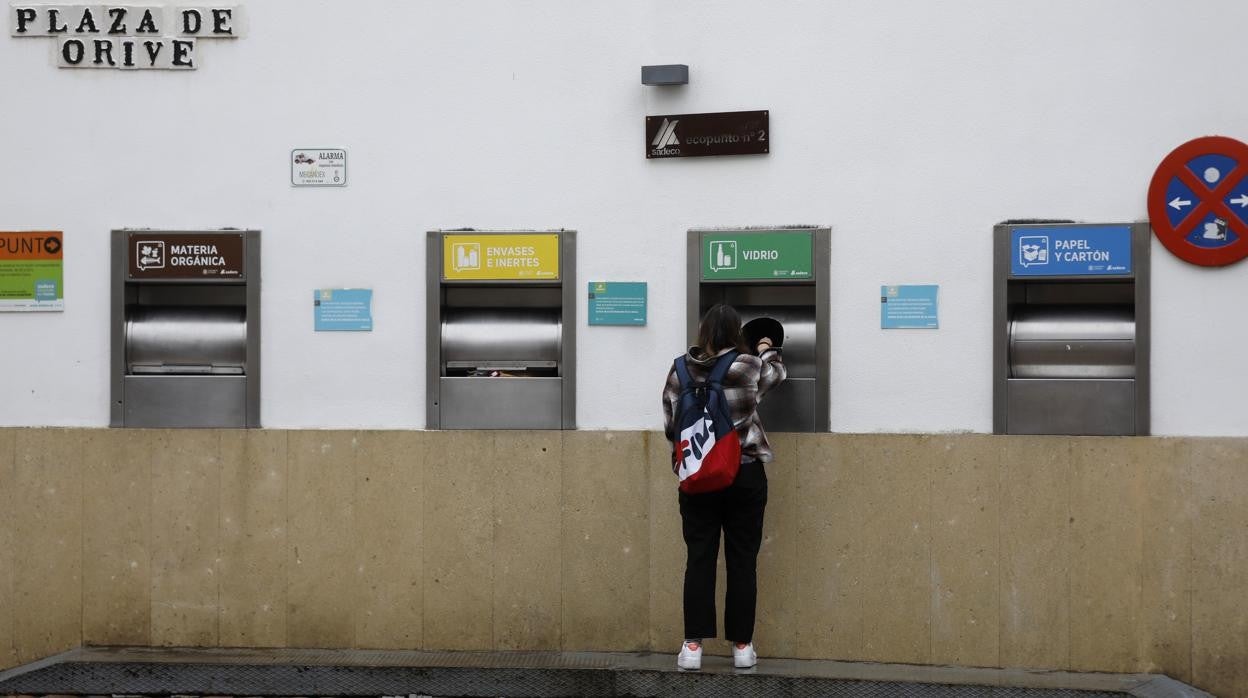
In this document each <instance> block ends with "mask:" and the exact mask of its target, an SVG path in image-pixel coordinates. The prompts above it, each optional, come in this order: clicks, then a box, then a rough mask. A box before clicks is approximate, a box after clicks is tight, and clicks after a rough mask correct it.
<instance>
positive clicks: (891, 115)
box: [0, 0, 1248, 435]
mask: <svg viewBox="0 0 1248 698" xmlns="http://www.w3.org/2000/svg"><path fill="white" fill-rule="evenodd" d="M242 2H243V4H244V5H245V7H246V9H247V12H248V13H249V15H250V33H249V35H247V36H246V37H245V38H242V39H239V40H237V41H234V42H228V43H222V42H208V41H204V42H201V45H200V48H199V50H198V54H199V61H200V64H201V68H200V69H199V70H198V71H196V72H192V73H185V72H184V73H159V72H155V71H144V72H137V73H122V72H119V71H86V70H82V71H74V70H58V69H57V68H55V67H54V66H53V61H52V58H51V55H52V49H51V46H52V41H51V40H49V39H13V38H8V37H7V36H0V94H2V95H3V97H0V114H2V115H3V116H2V118H0V152H2V153H3V156H2V160H0V163H2V164H0V230H24V229H42V230H46V229H60V230H64V231H65V232H66V247H67V255H66V262H65V265H66V280H65V284H66V311H65V312H64V313H62V314H32V315H18V314H5V315H0V366H3V371H2V372H0V395H2V396H3V399H0V424H3V425H94V426H98V425H104V424H107V422H108V364H107V361H108V354H109V346H108V341H109V337H108V328H109V318H108V288H109V278H108V274H109V267H108V231H109V230H110V229H111V228H114V227H143V226H151V227H166V228H174V229H176V228H195V227H221V226H237V227H257V228H260V229H262V230H263V231H264V275H263V278H264V333H263V356H264V380H263V417H262V418H263V422H264V424H265V425H266V426H271V427H357V426H358V427H399V428H403V427H420V426H421V425H423V423H424V401H423V394H424V388H425V385H424V373H423V370H424V346H425V337H424V324H423V296H424V278H423V276H424V268H425V262H424V247H423V239H424V231H426V230H428V229H433V228H439V227H461V226H474V227H482V228H504V227H534V228H551V227H566V228H574V229H576V230H578V231H580V232H579V239H578V245H579V254H578V259H577V264H578V279H577V284H578V286H579V287H580V290H578V296H580V301H579V303H580V306H581V307H580V308H579V310H578V312H579V314H580V318H581V320H580V326H579V327H577V332H578V342H579V355H578V357H577V360H578V366H579V376H580V385H579V397H578V401H579V403H578V412H579V424H580V426H581V427H582V428H587V429H596V428H653V427H655V426H656V425H657V423H658V421H659V419H660V413H659V388H660V384H661V381H662V378H663V375H664V372H665V370H666V369H667V367H668V365H669V362H670V360H671V358H672V357H673V356H674V355H675V354H677V353H678V352H679V351H680V350H681V348H682V346H683V343H684V341H683V340H684V317H683V312H684V278H683V274H684V269H685V266H684V254H685V237H686V236H685V231H686V230H687V229H688V228H690V227H694V226H701V225H760V224H781V223H817V224H823V225H830V226H831V227H832V278H833V282H832V287H831V290H830V292H831V308H832V327H831V335H832V352H833V355H832V373H831V384H832V427H833V430H835V431H946V430H970V431H990V430H991V426H992V414H991V412H992V397H991V363H990V360H991V328H990V320H991V310H992V299H991V248H992V245H991V230H992V225H993V224H994V223H996V222H998V221H1000V220H1003V219H1006V218H1017V217H1063V218H1074V219H1078V220H1084V221H1090V222H1116V221H1131V220H1137V219H1143V218H1145V217H1146V215H1147V214H1146V210H1145V193H1146V190H1147V186H1148V182H1149V179H1150V177H1151V175H1152V173H1153V170H1154V169H1155V167H1156V166H1157V164H1158V163H1159V162H1160V161H1161V159H1162V158H1163V157H1164V156H1165V155H1166V154H1167V153H1168V152H1169V151H1170V150H1171V149H1173V148H1174V147H1176V146H1178V145H1179V144H1181V143H1183V142H1185V141H1187V140H1190V139H1191V138H1195V137H1198V136H1202V135H1210V134H1221V135H1226V136H1231V137H1235V138H1239V139H1241V140H1248V93H1245V91H1244V90H1243V88H1242V86H1241V85H1240V84H1239V81H1238V75H1239V73H1238V70H1237V68H1238V62H1237V61H1236V55H1237V51H1238V50H1239V48H1240V47H1241V46H1242V36H1243V27H1245V26H1248V3H1244V2H1243V1H1242V0H1205V1H1203V2H1175V1H1174V0H1147V1H1144V0H1113V1H1110V0H1104V1H1102V2H1096V3H1089V2H1086V1H1083V0H1044V1H1043V2H1042V1H1040V0H1031V1H1028V2H1023V1H1019V2H999V1H998V0H957V1H950V2H939V3H935V2H930V1H929V0H887V1H884V0H881V1H878V2H852V1H849V0H836V1H831V0H830V1H828V2H795V1H783V2H782V1H775V0H772V1H769V2H766V3H761V2H755V1H749V2H747V1H745V0H732V1H726V2H715V3H709V2H673V1H671V0H654V1H650V2H602V1H587V0H559V1H550V2H516V1H512V0H507V1H503V0H496V1H493V2H470V3H468V2H451V1H450V0H442V1H438V2H433V1H428V2H382V1H380V0H352V1H350V2H348V1H346V0H340V1H337V2H331V1H328V0H297V1H296V0H242ZM7 33H8V32H7V31H6V32H4V34H6V35H7ZM676 62H680V63H688V64H689V65H690V72H691V81H690V84H689V85H688V86H686V87H682V88H649V87H644V86H642V85H641V84H639V83H640V81H639V73H640V66H641V65H643V64H654V63H676ZM741 109H769V110H770V111H771V120H772V129H773V137H772V153H771V154H770V155H768V156H750V157H737V158H702V159H697V158H695V159H687V160H670V161H647V160H646V159H645V158H644V156H643V143H642V140H643V119H644V117H645V116H646V115H647V114H669V113H689V112H703V111H731V110H741ZM318 146H319V147H342V148H347V149H348V150H349V167H350V182H351V183H350V186H349V187H347V188H346V189H342V190H306V189H300V190H295V189H292V188H291V187H290V185H289V169H288V164H287V158H288V156H289V152H290V150H291V149H292V148H295V147H318ZM1153 270H1154V274H1153V335H1152V342H1153V367H1152V368H1153V377H1154V385H1153V393H1152V405H1153V411H1152V420H1153V430H1154V432H1155V433H1158V434H1189V435H1204V434H1223V435H1245V434H1248V420H1246V419H1244V418H1243V416H1242V415H1243V412H1242V400H1240V399H1238V398H1239V397H1240V396H1242V395H1243V394H1245V393H1248V370H1245V368H1244V365H1243V363H1242V352H1243V347H1244V346H1245V344H1248V329H1245V326H1246V323H1245V313H1244V310H1243V308H1244V305H1243V298H1244V296H1245V294H1246V292H1248V263H1245V264H1240V265H1237V266H1232V267H1230V268H1224V269H1216V270H1210V269H1200V268H1196V267H1193V266H1190V265H1188V264H1186V263H1184V262H1182V261H1179V260H1178V259H1176V258H1174V257H1172V256H1171V255H1170V254H1169V253H1168V252H1167V251H1166V250H1165V249H1164V248H1162V247H1161V246H1160V245H1159V244H1156V243H1155V244H1154V245H1153ZM589 280H614V281H648V282H649V284H650V289H649V291H650V309H649V325H648V326H647V327H646V328H644V329H631V328H599V327H594V328H589V327H587V326H586V324H585V320H584V318H585V310H586V309H585V299H584V293H583V289H584V285H585V282H586V281H589ZM882 283H938V284H940V286H941V289H940V294H941V297H940V302H941V329H940V330H939V331H934V332H933V331H926V332H923V331H891V332H883V331H881V330H880V329H879V320H878V316H879V310H878V307H879V299H878V292H879V285H880V284H882ZM331 286H332V287H346V286H351V287H372V288H374V289H375V292H376V300H375V313H376V331H374V332H372V333H371V334H357V333H322V334H316V333H313V332H312V314H311V308H310V307H309V306H310V303H309V296H310V292H311V291H312V289H314V288H321V287H331Z"/></svg>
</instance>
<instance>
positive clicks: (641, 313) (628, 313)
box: [589, 281, 646, 327]
mask: <svg viewBox="0 0 1248 698" xmlns="http://www.w3.org/2000/svg"><path fill="white" fill-rule="evenodd" d="M589 324H591V325H627V326H631V327H641V326H643V325H645V324H646V284H645V282H644V281H642V282H621V281H591V282H589Z"/></svg>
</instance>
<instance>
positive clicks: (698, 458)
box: [672, 351, 741, 494]
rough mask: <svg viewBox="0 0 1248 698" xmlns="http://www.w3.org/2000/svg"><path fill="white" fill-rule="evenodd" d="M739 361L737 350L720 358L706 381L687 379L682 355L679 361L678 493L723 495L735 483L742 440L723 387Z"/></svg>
mask: <svg viewBox="0 0 1248 698" xmlns="http://www.w3.org/2000/svg"><path fill="white" fill-rule="evenodd" d="M736 358H737V352H735V351H730V352H728V353H726V354H724V355H723V356H721V357H719V360H717V361H716V362H715V367H714V368H712V369H711V374H710V375H709V376H707V378H706V380H705V381H694V380H692V379H691V378H690V377H689V367H688V366H686V365H685V357H684V356H680V357H678V358H677V359H676V361H675V370H676V378H677V379H678V380H679V381H680V400H679V401H678V402H677V403H676V414H675V415H674V416H673V420H674V423H675V429H674V431H675V433H676V441H675V442H674V443H673V447H674V448H673V449H672V472H674V473H676V477H678V478H680V491H681V492H684V493H685V494H702V493H704V492H717V491H719V490H722V489H724V488H726V487H728V486H729V485H731V484H732V481H733V480H735V479H736V478H737V471H738V470H740V468H741V440H740V438H738V437H737V430H736V429H734V428H733V426H732V415H731V413H730V411H729V409H728V399H727V398H725V397H724V386H723V382H724V376H725V375H727V374H728V368H729V367H730V366H732V362H733V361H735V360H736Z"/></svg>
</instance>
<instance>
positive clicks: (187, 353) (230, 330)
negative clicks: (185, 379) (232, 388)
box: [126, 306, 247, 375]
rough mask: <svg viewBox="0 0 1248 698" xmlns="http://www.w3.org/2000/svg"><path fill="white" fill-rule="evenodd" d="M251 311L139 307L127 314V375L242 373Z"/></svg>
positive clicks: (229, 308) (228, 308) (223, 308)
mask: <svg viewBox="0 0 1248 698" xmlns="http://www.w3.org/2000/svg"><path fill="white" fill-rule="evenodd" d="M246 367H247V311H246V308H242V307H230V306H198V307H195V306H190V307H178V306H173V307H163V306H147V307H143V306H136V307H133V308H131V309H130V311H129V312H128V313H127V314H126V371H127V372H128V373H132V374H162V375H168V374H214V375H243V374H246V372H247V371H246Z"/></svg>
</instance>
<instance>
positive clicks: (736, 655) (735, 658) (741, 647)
mask: <svg viewBox="0 0 1248 698" xmlns="http://www.w3.org/2000/svg"><path fill="white" fill-rule="evenodd" d="M755 664H758V653H756V652H755V651H754V643H753V642H746V643H741V642H734V643H732V665H733V666H735V667H736V668H738V669H749V668H750V667H752V666H754V665H755Z"/></svg>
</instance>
